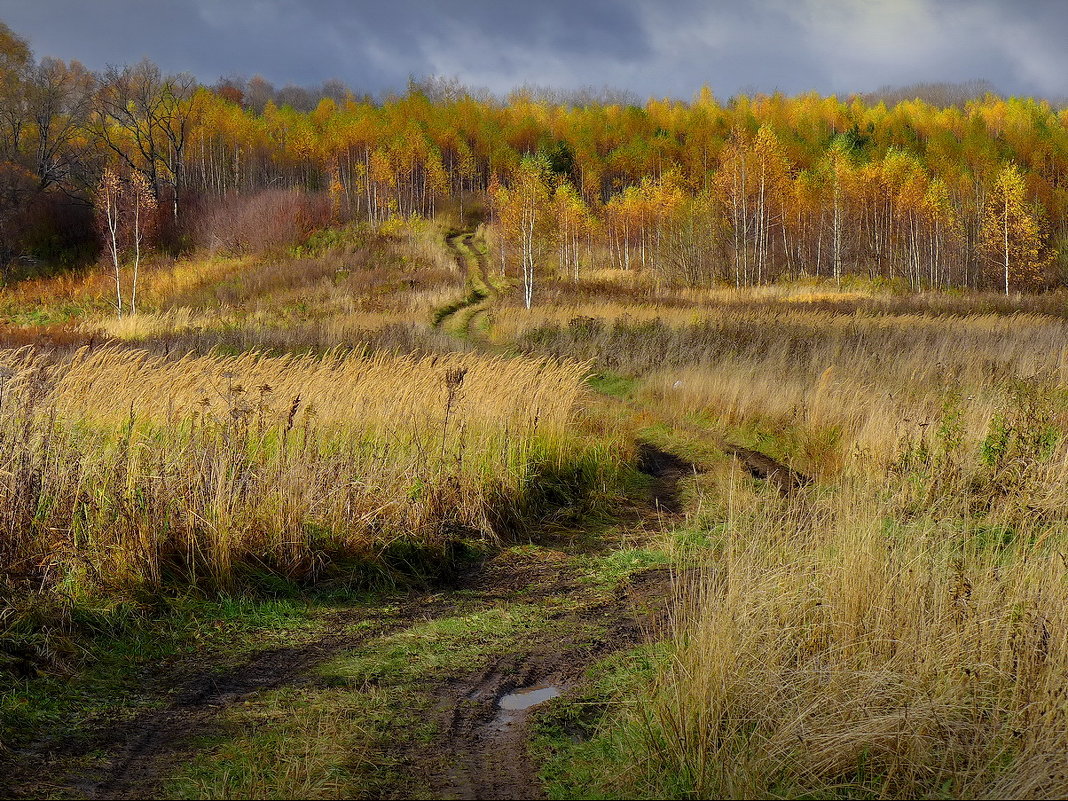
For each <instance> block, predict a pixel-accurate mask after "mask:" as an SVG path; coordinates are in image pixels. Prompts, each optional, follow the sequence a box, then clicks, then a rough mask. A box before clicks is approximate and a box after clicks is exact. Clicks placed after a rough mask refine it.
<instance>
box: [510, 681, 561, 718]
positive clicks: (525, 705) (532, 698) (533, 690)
mask: <svg viewBox="0 0 1068 801" xmlns="http://www.w3.org/2000/svg"><path fill="white" fill-rule="evenodd" d="M558 695H560V688H559V687H556V686H554V685H552V684H539V685H535V686H534V687H524V688H523V689H521V690H515V691H514V692H510V693H508V694H507V695H504V696H501V699H500V700H499V701H498V702H497V706H499V707H500V708H501V709H506V710H508V711H509V712H521V711H522V710H524V709H530V708H531V707H532V706H537V705H538V704H540V703H543V702H545V701H548V700H549V699H550V698H556V697H557V696H558Z"/></svg>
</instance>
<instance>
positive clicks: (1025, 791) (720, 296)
mask: <svg viewBox="0 0 1068 801" xmlns="http://www.w3.org/2000/svg"><path fill="white" fill-rule="evenodd" d="M433 236H434V232H433V231H432V230H431V231H429V232H428V230H427V229H420V230H416V231H415V232H414V233H409V234H403V235H400V236H399V238H397V239H396V240H395V241H393V242H392V244H388V243H387V244H383V243H382V242H378V244H377V245H375V247H379V248H385V250H380V251H366V250H359V248H357V249H356V252H358V253H361V254H363V255H360V256H359V258H360V259H362V260H364V261H366V262H368V265H365V266H363V267H359V268H357V267H353V268H351V269H350V268H349V267H348V266H346V265H347V264H348V261H347V260H349V259H351V258H354V257H353V255H352V254H353V252H354V251H351V250H349V251H342V252H341V253H340V255H339V253H338V252H336V251H330V252H328V253H327V254H326V255H318V256H315V255H313V256H310V257H309V256H301V259H302V260H303V261H301V260H298V261H292V260H291V261H288V262H287V261H286V260H284V259H281V260H273V261H267V262H262V263H256V264H249V263H247V262H245V261H229V262H210V263H206V264H205V265H201V266H199V267H198V266H194V265H190V264H184V265H182V264H176V265H167V266H161V267H160V268H159V271H158V274H156V277H155V278H152V277H151V276H152V275H153V274H150V278H149V283H148V285H149V287H150V288H151V289H150V290H149V291H146V293H145V297H146V301H145V306H144V309H143V310H142V312H141V313H139V314H138V315H135V316H127V317H123V318H115V317H113V316H110V315H108V314H107V313H106V311H105V310H104V306H103V305H102V304H101V303H100V302H98V301H96V300H92V297H93V296H92V292H91V291H90V290H89V289H87V288H86V287H91V286H93V285H94V284H93V280H91V279H90V278H86V279H83V281H82V282H81V283H80V284H78V285H77V287H75V286H74V284H71V283H70V282H67V283H62V282H59V283H57V284H56V285H55V287H52V288H48V287H44V286H41V287H38V288H37V289H36V290H35V289H34V288H32V287H24V288H22V289H20V290H18V291H17V292H16V293H14V294H13V295H12V296H10V297H8V298H6V299H5V302H6V303H7V304H8V306H7V307H6V308H8V309H9V310H11V309H15V310H17V309H22V308H24V306H20V305H19V304H25V303H27V302H29V301H30V299H32V300H33V302H40V301H41V299H42V298H44V297H46V296H48V294H47V293H48V292H53V293H54V297H60V296H62V298H64V299H65V302H66V301H71V302H73V300H76V299H79V298H80V299H81V300H80V301H79V302H81V303H82V304H83V305H84V306H85V308H87V309H88V311H87V312H86V313H85V314H83V315H81V316H80V317H78V319H77V320H75V321H73V322H72V323H71V324H70V326H69V331H70V332H73V333H70V334H69V337H68V341H67V342H66V343H65V344H61V345H58V346H55V347H53V348H43V347H29V348H21V349H19V348H10V349H8V350H4V351H0V365H2V366H0V376H2V377H3V379H2V393H3V394H2V397H0V509H3V510H4V511H3V512H2V513H0V514H2V520H0V524H2V525H0V554H2V556H3V559H4V563H5V565H6V566H7V569H6V572H7V582H8V584H7V586H8V587H9V589H10V590H11V591H14V590H16V589H17V590H18V591H19V592H23V593H26V592H29V590H27V589H26V588H28V587H31V586H32V587H34V588H35V589H34V592H35V593H38V594H39V593H40V592H42V591H45V592H51V593H52V594H53V596H54V599H56V602H57V603H62V604H70V603H74V601H75V599H76V598H77V597H79V596H80V595H92V594H97V595H105V596H106V595H108V594H115V593H125V592H130V591H131V590H130V588H139V591H143V590H144V589H145V588H149V589H152V588H158V587H161V586H163V585H165V584H167V582H169V581H174V576H175V575H176V574H177V575H180V576H181V577H182V581H186V582H189V581H192V582H193V583H199V582H206V583H209V584H214V585H218V586H229V585H232V584H234V583H239V581H240V576H241V575H242V572H243V571H248V570H251V569H262V568H267V569H269V570H274V571H278V572H280V573H282V574H284V575H287V576H301V577H303V578H309V577H314V576H317V575H319V574H322V573H326V572H329V570H330V569H332V568H333V567H334V566H336V565H339V564H344V563H348V562H351V561H353V560H355V561H359V562H361V563H362V564H365V565H374V566H375V567H374V568H373V570H372V571H371V572H374V571H378V572H379V573H381V572H383V571H385V572H388V571H389V570H390V569H392V568H391V566H395V565H396V564H397V560H400V561H402V562H406V563H408V564H412V563H415V562H418V561H419V560H420V559H421V560H424V561H423V562H422V563H420V564H423V569H424V570H427V571H428V572H432V569H431V568H428V567H426V565H427V564H430V563H433V562H434V561H435V560H438V561H440V560H443V559H446V558H447V551H448V543H450V542H452V541H454V540H455V539H456V538H457V537H475V538H481V539H482V540H483V541H486V542H494V541H500V540H501V539H506V538H509V537H512V538H514V537H516V536H517V534H520V533H521V532H523V531H525V530H526V528H525V527H527V526H528V525H530V524H531V523H532V519H533V518H539V519H544V518H546V517H547V518H548V519H550V520H553V521H555V523H556V524H558V525H567V526H571V527H576V526H579V527H580V526H582V525H584V524H583V522H582V518H581V514H582V511H581V510H582V509H588V508H593V507H594V506H596V507H597V508H600V509H602V510H603V509H605V508H608V507H610V506H611V505H612V504H613V503H615V502H618V501H619V499H621V498H622V496H623V494H624V488H623V483H624V482H623V480H622V479H621V478H620V476H621V474H622V473H623V472H624V471H625V466H626V465H628V464H633V459H634V441H635V439H641V438H643V437H645V438H647V437H656V438H658V441H659V442H661V443H662V444H664V443H666V446H667V447H669V449H670V448H674V449H676V450H679V451H680V452H684V453H685V454H686V455H687V457H688V458H691V459H694V460H695V462H697V463H699V464H700V466H701V468H702V470H703V472H702V474H701V475H699V476H696V477H695V478H694V479H692V481H691V486H690V487H689V489H688V500H689V506H688V509H689V511H688V514H687V516H686V518H685V519H684V520H682V521H680V522H678V523H677V524H673V525H674V529H665V530H664V531H662V532H660V533H659V534H657V535H655V536H654V538H653V540H654V541H653V542H651V543H648V545H649V547H657V548H661V549H663V551H664V552H665V553H668V554H671V555H672V556H673V558H675V559H676V568H677V571H678V576H679V580H678V586H677V598H676V599H675V600H674V603H673V605H672V611H671V615H670V618H671V623H670V625H666V627H665V628H664V630H663V631H660V632H659V634H658V635H657V636H659V637H660V638H661V639H662V640H663V643H662V646H663V647H662V648H661V649H660V650H659V651H657V653H659V654H661V656H660V657H659V658H658V659H657V660H655V662H654V669H653V670H652V672H651V674H650V675H648V676H646V677H644V678H643V679H641V681H639V682H638V683H637V684H636V685H635V684H634V683H633V682H632V683H631V684H630V685H628V686H629V687H630V689H628V690H626V691H625V692H622V693H621V694H620V696H619V697H618V698H616V699H615V700H616V701H618V702H619V703H618V705H617V706H614V707H612V708H611V711H610V713H609V714H608V715H606V716H605V718H604V719H603V721H602V723H601V724H600V729H599V733H598V735H597V736H596V737H595V738H594V744H595V745H596V744H597V743H601V744H605V743H607V744H608V745H604V750H603V751H596V750H595V749H594V750H582V749H583V748H587V746H581V747H577V748H578V750H577V751H576V752H575V754H574V756H573V758H572V757H569V759H571V760H572V762H574V763H576V764H578V763H582V764H586V765H587V767H588V774H589V776H591V777H592V778H590V779H589V782H590V783H589V784H588V785H587V786H586V787H587V790H588V791H589V792H596V793H601V794H604V797H649V798H657V797H732V798H748V797H774V798H796V797H819V798H838V797H871V798H890V797H903V796H909V797H925V798H944V797H984V798H986V797H990V798H995V797H996V798H1002V797H1020V798H1047V797H1048V798H1053V797H1059V796H1060V795H1062V794H1063V791H1064V790H1065V788H1066V787H1068V558H1066V557H1065V554H1066V553H1068V500H1066V499H1068V440H1066V437H1065V434H1066V431H1068V318H1066V317H1065V315H1064V314H1063V310H1062V307H1063V298H1061V297H1059V296H1055V295H1049V296H1036V297H1031V298H1029V297H1016V298H1007V299H1006V298H1004V297H998V296H991V295H979V294H975V295H961V294H937V293H929V294H923V293H919V294H895V293H894V292H892V291H890V290H888V289H885V288H880V287H876V286H865V285H860V284H859V283H854V285H852V286H845V287H842V288H839V287H836V286H833V285H830V284H822V283H818V282H799V283H796V284H783V285H777V286H771V287H756V288H752V289H748V290H742V291H737V290H733V289H722V290H720V289H716V290H702V291H689V290H677V289H674V288H672V287H670V286H666V285H661V284H660V283H658V282H656V281H654V280H652V279H651V278H649V277H645V276H643V275H642V274H640V273H639V274H633V273H632V274H627V275H624V274H622V273H619V272H618V271H612V270H600V271H596V272H591V273H590V274H589V275H588V276H586V277H585V278H584V279H583V281H580V282H578V283H576V284H568V283H565V282H562V281H561V282H557V283H552V284H549V285H547V286H546V287H545V289H544V294H543V295H542V296H540V297H541V299H540V302H539V303H538V304H537V305H536V306H535V308H534V309H533V310H532V311H530V312H527V311H526V310H524V309H522V308H521V307H520V306H519V305H517V303H516V302H515V300H514V298H511V297H510V296H508V295H505V296H504V297H503V298H502V299H501V300H500V301H499V302H497V303H495V304H494V305H492V307H490V308H489V309H488V310H487V311H486V317H487V318H488V322H487V324H486V325H485V327H484V331H483V334H482V335H481V337H480V338H479V339H477V340H475V341H472V340H470V339H464V340H456V339H453V338H450V336H449V335H448V334H447V333H446V332H444V331H442V330H440V329H439V328H437V327H435V326H434V325H433V322H432V315H433V313H434V310H435V309H436V308H440V307H441V306H442V305H443V304H445V303H447V302H449V300H450V299H452V298H455V297H456V296H457V295H459V294H460V293H462V292H463V291H464V290H463V277H464V276H463V275H462V272H461V271H459V270H458V269H457V268H456V266H455V265H454V264H452V263H451V262H450V261H449V259H448V257H447V256H443V255H442V253H443V251H442V250H441V249H440V247H439V248H438V250H435V249H434V248H433V247H432V246H431V244H430V243H431V241H432V238H433ZM360 247H364V245H361V246H360ZM368 247H369V246H368ZM368 254H370V255H368ZM379 258H380V259H381V260H382V261H384V262H387V263H389V264H393V265H394V267H391V268H388V269H387V268H385V267H381V266H380V265H379V264H378V262H376V259H379ZM391 260H392V261H391ZM402 263H403V264H404V265H406V266H405V268H404V272H403V273H400V272H398V271H399V270H400V268H399V267H397V266H396V265H399V264H402ZM492 263H493V262H492V260H491V264H492ZM287 264H288V265H290V266H289V267H287ZM294 265H296V266H294ZM400 275H403V276H404V279H405V280H404V281H399V280H398V278H399V276H400ZM61 284H62V291H61V290H60V289H58V288H56V287H59V286H60V285H61ZM101 291H103V290H101ZM35 292H37V293H38V294H34V293H35ZM19 293H21V294H19ZM42 293H43V294H42ZM49 297H51V296H49ZM72 299H73V300H72ZM57 302H58V301H57ZM12 319H14V316H12ZM85 340H91V341H92V346H91V347H89V346H86V345H84V344H83V343H84V341H85ZM450 351H452V352H450ZM591 374H593V375H594V376H595V378H594V381H593V384H594V386H601V385H604V386H607V385H608V384H611V383H612V382H615V385H616V386H617V389H614V390H612V393H613V394H614V395H615V396H616V400H612V399H609V398H605V397H597V396H595V394H594V392H593V391H592V390H591V389H590V388H589V386H588V385H587V383H586V379H587V377H589V376H590V375H591ZM598 382H601V384H598ZM643 426H644V428H643ZM725 443H733V444H735V445H740V446H744V447H747V448H752V449H755V450H759V451H760V452H762V453H764V454H767V455H768V456H770V457H772V458H774V459H776V460H779V461H781V462H782V463H784V464H786V465H788V466H790V467H791V468H793V469H795V470H797V471H799V472H800V473H802V474H804V475H805V476H808V477H810V478H812V479H813V481H812V482H811V483H810V484H808V485H807V486H805V487H803V488H800V489H797V490H796V491H793V492H790V493H786V494H783V493H781V492H779V491H778V490H777V489H776V488H775V487H774V486H771V485H769V484H768V483H766V482H762V481H760V480H758V479H755V478H753V477H751V476H750V475H748V474H747V473H746V472H745V471H744V470H743V469H742V466H741V465H740V464H738V463H737V462H736V461H735V460H733V459H732V458H731V457H730V456H728V455H726V453H725V452H724V450H723V446H724V444H725ZM546 487H553V488H558V487H565V488H567V492H569V493H571V496H572V497H573V498H574V503H575V508H576V509H577V510H579V511H577V512H576V513H575V514H574V515H572V516H570V517H568V516H566V515H561V514H560V509H559V508H558V507H559V504H560V501H559V498H560V497H561V496H560V494H559V493H555V494H554V495H553V498H554V500H552V501H551V502H548V503H547V502H546V501H545V500H544V497H545V496H546ZM565 494H566V493H565ZM591 499H592V500H591ZM584 504H585V506H584ZM680 532H681V534H680ZM683 535H684V536H685V542H687V543H691V544H689V545H686V547H681V546H680V545H679V542H681V541H682V540H681V539H680V537H681V536H683ZM693 542H698V543H700V544H699V545H698V546H694V545H692V543H693ZM391 559H392V560H394V561H392V562H391V561H390V560H391ZM346 560H347V561H346ZM376 575H377V573H376ZM635 687H637V689H634V688H635ZM612 744H614V745H612ZM610 745H611V747H609V746H610ZM598 747H600V746H598ZM589 748H593V746H590V747H589ZM594 753H596V754H599V756H596V758H595V757H593V756H591V754H594ZM591 788H592V789H591Z"/></svg>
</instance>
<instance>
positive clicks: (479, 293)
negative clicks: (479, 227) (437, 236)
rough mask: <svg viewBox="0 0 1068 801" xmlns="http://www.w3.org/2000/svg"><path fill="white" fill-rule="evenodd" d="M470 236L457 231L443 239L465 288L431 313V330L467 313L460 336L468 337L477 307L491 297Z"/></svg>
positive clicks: (482, 265) (483, 270) (470, 232)
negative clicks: (432, 325)
mask: <svg viewBox="0 0 1068 801" xmlns="http://www.w3.org/2000/svg"><path fill="white" fill-rule="evenodd" d="M474 236H475V234H474V232H473V231H461V232H459V233H455V234H449V235H448V236H446V237H445V244H446V246H447V247H448V249H449V252H450V253H451V254H452V258H453V260H454V261H455V262H456V264H457V266H458V267H459V268H460V270H461V271H462V272H463V273H464V274H465V275H466V276H467V281H466V282H465V284H464V286H465V287H466V288H467V294H466V295H465V296H464V297H462V298H460V299H459V300H456V301H454V302H452V303H450V304H448V305H447V306H444V307H442V308H440V309H438V310H437V311H436V312H435V313H434V319H433V324H434V327H435V328H441V327H443V326H444V325H445V324H446V322H448V320H450V319H452V318H453V317H455V316H456V315H457V314H460V313H461V312H464V311H465V310H468V309H470V310H471V311H470V313H469V314H468V316H467V318H466V319H465V320H464V334H465V335H467V336H468V337H470V335H471V333H472V331H471V324H472V320H473V319H474V318H475V317H476V316H477V315H478V314H479V312H480V311H482V310H481V309H479V308H477V307H478V306H480V305H481V304H482V303H484V302H485V301H486V299H487V298H490V297H493V296H494V295H495V290H494V287H493V285H492V284H490V283H489V282H488V281H487V280H486V270H485V265H484V264H483V262H484V261H485V259H484V257H483V256H482V254H481V253H480V252H479V251H478V250H477V249H475V247H474ZM458 243H462V245H463V246H462V247H461V245H460V244H458ZM475 270H477V272H478V281H477V283H476V281H475V280H473V278H474V276H473V275H472V273H473V272H474V271H475ZM478 284H482V285H483V287H485V288H481V287H479V286H478Z"/></svg>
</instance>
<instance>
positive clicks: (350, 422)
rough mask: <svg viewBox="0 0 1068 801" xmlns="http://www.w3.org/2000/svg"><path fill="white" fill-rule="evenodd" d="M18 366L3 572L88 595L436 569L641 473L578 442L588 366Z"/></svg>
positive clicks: (471, 359) (261, 359)
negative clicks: (330, 571)
mask: <svg viewBox="0 0 1068 801" xmlns="http://www.w3.org/2000/svg"><path fill="white" fill-rule="evenodd" d="M0 365H2V366H0V370H3V376H4V378H3V390H2V391H3V396H2V397H0V509H2V510H3V512H2V513H0V527H2V528H0V563H2V564H3V565H4V566H5V577H6V579H7V580H8V582H9V583H11V582H14V583H15V584H30V583H32V584H34V585H36V586H46V587H51V588H56V589H57V591H58V588H60V587H63V588H66V589H65V590H64V592H67V593H72V594H77V593H79V592H82V591H83V590H85V589H86V588H91V589H95V590H101V589H102V590H105V591H112V590H119V589H121V588H123V587H130V586H149V587H152V586H156V585H158V584H159V583H160V582H162V581H163V580H164V579H165V578H166V577H167V575H168V574H169V573H171V574H173V573H175V572H177V573H178V574H180V575H181V576H182V577H183V579H184V580H193V581H200V580H202V579H206V580H209V581H211V582H213V583H222V584H225V583H228V582H230V581H232V580H233V578H234V577H235V575H236V574H237V573H238V572H239V571H241V570H243V569H246V568H250V567H257V566H258V567H265V568H268V569H271V570H275V571H279V572H282V573H283V574H285V575H287V576H292V577H296V578H310V577H314V576H315V575H317V574H318V573H319V572H320V571H321V570H322V569H323V568H324V567H325V566H327V565H328V564H330V563H332V562H334V561H336V560H338V559H349V560H352V559H356V560H359V561H362V562H363V563H364V564H365V565H369V566H371V568H372V569H373V570H374V569H378V568H376V567H375V566H376V565H377V566H379V567H381V566H382V565H383V564H385V565H386V568H388V567H389V566H390V565H392V566H394V567H403V565H404V563H408V565H409V567H411V568H413V569H419V568H423V569H425V570H428V571H432V570H433V569H435V564H434V563H435V561H436V562H443V561H445V559H446V556H447V551H448V548H449V547H450V546H449V543H450V542H452V541H453V540H455V539H456V538H457V537H465V536H466V537H479V536H481V537H489V538H493V537H497V536H507V535H509V534H511V533H512V532H514V531H515V530H516V529H517V528H520V529H521V528H522V527H523V526H524V525H525V524H527V523H529V522H530V521H531V520H532V519H533V518H536V517H537V516H538V515H540V514H543V513H545V514H559V513H560V512H561V509H560V508H559V507H560V506H566V505H567V503H568V502H569V501H568V499H570V500H571V501H573V502H575V503H581V502H582V501H581V498H583V497H584V496H585V494H586V492H587V491H588V490H590V489H591V488H593V487H594V486H598V485H597V484H596V482H597V480H598V479H600V480H601V481H602V482H605V481H608V482H610V481H611V478H610V474H611V472H612V470H613V469H614V468H613V464H615V465H618V464H619V463H620V461H621V460H622V458H623V455H624V454H623V453H622V446H621V445H620V444H619V443H618V441H617V442H615V443H606V442H602V443H599V444H589V443H587V442H585V441H584V440H583V439H582V438H581V436H580V435H578V434H577V433H576V432H575V431H573V429H572V426H571V422H572V419H573V413H574V411H575V406H576V403H577V402H578V400H579V398H580V396H581V393H582V391H583V389H582V378H583V375H584V374H585V367H584V366H583V365H582V364H579V363H574V362H572V363H559V362H552V361H546V360H538V359H514V360H503V359H493V358H485V357H478V356H474V355H455V356H451V357H439V358H414V357H399V356H398V357H390V356H382V355H379V356H374V357H363V356H361V355H358V354H342V353H339V352H334V353H332V354H329V355H327V356H326V357H323V358H318V357H313V356H303V357H298V356H289V357H282V358H269V357H267V356H264V355H261V354H256V353H250V354H245V355H242V356H236V357H192V356H187V357H183V358H174V359H171V358H166V357H160V356H152V355H151V354H149V353H147V352H143V351H125V350H119V349H114V348H104V349H97V350H89V349H84V348H83V349H82V350H80V351H78V352H76V353H75V354H73V355H71V356H69V357H67V358H64V359H60V360H55V359H49V358H45V357H42V356H39V355H37V354H36V353H35V352H33V351H32V350H30V349H23V350H21V351H17V352H10V351H9V352H4V353H2V354H0ZM599 491H602V490H600V489H599ZM539 493H540V494H539ZM550 493H556V494H555V496H554V497H555V498H556V503H557V505H558V506H557V508H555V509H553V508H549V507H548V506H547V505H546V503H545V500H544V499H545V497H546V496H547V495H548V494H550ZM383 560H385V561H384V562H383ZM391 560H392V561H391ZM439 567H440V565H439Z"/></svg>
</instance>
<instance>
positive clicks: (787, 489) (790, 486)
mask: <svg viewBox="0 0 1068 801" xmlns="http://www.w3.org/2000/svg"><path fill="white" fill-rule="evenodd" d="M720 448H721V449H722V450H723V452H724V453H729V454H731V455H732V456H733V457H734V458H736V459H737V460H738V461H739V462H741V463H742V466H743V467H744V468H745V469H746V472H748V473H749V475H751V476H753V477H754V478H759V479H761V480H762V481H766V482H768V483H769V484H771V485H772V486H774V487H776V488H778V490H779V492H781V493H783V494H784V495H791V494H793V493H795V492H797V491H798V490H800V489H804V488H805V487H807V486H808V485H809V484H811V483H812V479H811V478H810V477H809V476H806V475H805V474H804V473H799V472H797V471H796V470H794V469H792V468H790V467H787V466H786V465H784V464H783V463H782V462H779V461H776V460H775V459H772V458H771V457H770V456H768V455H767V454H765V453H761V452H760V451H755V450H753V449H752V448H743V447H741V446H740V445H732V444H730V443H722V444H721V445H720Z"/></svg>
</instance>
